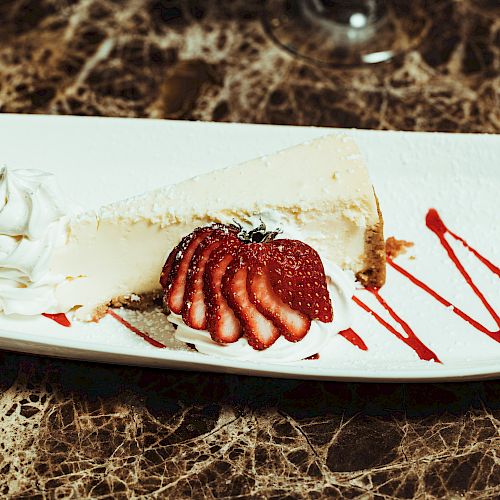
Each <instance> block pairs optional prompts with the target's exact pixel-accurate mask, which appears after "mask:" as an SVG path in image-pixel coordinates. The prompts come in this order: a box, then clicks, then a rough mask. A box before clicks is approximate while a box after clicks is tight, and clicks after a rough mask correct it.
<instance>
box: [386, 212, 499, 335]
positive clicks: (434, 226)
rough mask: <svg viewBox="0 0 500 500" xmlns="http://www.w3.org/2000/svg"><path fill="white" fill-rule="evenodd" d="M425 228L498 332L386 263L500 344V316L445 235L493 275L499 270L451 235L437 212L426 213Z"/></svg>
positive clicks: (404, 272) (455, 236)
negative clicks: (461, 245) (459, 244)
mask: <svg viewBox="0 0 500 500" xmlns="http://www.w3.org/2000/svg"><path fill="white" fill-rule="evenodd" d="M425 222H426V225H427V227H428V228H429V229H430V230H431V231H432V232H433V233H434V234H435V235H436V236H437V237H438V238H439V242H440V243H441V245H442V246H443V247H444V249H445V250H446V253H447V254H448V257H449V258H450V259H451V261H452V262H453V263H454V264H455V266H456V268H457V269H458V271H459V272H460V274H461V275H462V276H463V277H464V279H465V281H466V282H467V284H468V285H469V286H470V288H471V289H472V291H473V292H474V293H475V294H476V296H477V297H478V298H479V300H480V301H481V302H482V303H483V305H484V307H485V308H486V310H487V311H488V313H489V314H490V315H491V317H492V318H493V320H494V321H495V323H496V324H497V326H498V330H495V331H492V330H489V329H488V328H486V327H485V326H484V325H482V324H481V323H479V322H478V321H476V320H475V319H474V318H471V317H470V316H469V315H468V314H466V313H465V312H464V311H462V310H461V309H459V308H458V307H456V306H454V305H453V304H452V303H451V302H450V301H448V300H446V299H445V298H444V297H442V296H441V295H439V294H438V293H437V292H436V291H434V290H432V289H431V288H430V287H429V286H428V285H426V284H425V283H424V282H423V281H421V280H419V279H418V278H417V277H415V276H414V275H413V274H411V273H410V272H409V271H407V270H406V269H404V268H403V267H401V266H400V265H399V264H396V263H395V262H394V261H393V260H392V259H390V258H388V259H387V263H388V264H389V265H390V266H391V267H392V268H393V269H395V270H396V271H398V272H399V273H400V274H402V275H403V276H405V277H406V278H408V279H409V280H410V281H411V282H412V283H413V284H414V285H416V286H418V287H419V288H421V289H422V290H424V291H425V292H426V293H428V294H429V295H430V296H431V297H433V298H434V299H436V300H437V301H438V302H439V303H440V304H442V305H443V306H445V307H450V308H451V311H453V313H455V314H456V315H457V316H459V317H460V318H462V319H463V320H464V321H466V322H467V323H469V324H470V325H472V326H473V327H474V328H476V330H479V331H480V332H482V333H484V334H486V335H488V337H490V338H491V339H493V340H495V341H496V342H500V316H499V315H498V314H497V312H496V311H495V310H494V309H493V307H492V306H491V304H490V303H489V302H488V301H487V300H486V297H485V296H484V295H483V293H482V292H481V291H480V290H479V288H478V287H477V285H476V284H475V283H474V281H473V280H472V278H471V277H470V275H469V273H468V272H467V271H466V270H465V268H464V266H463V265H462V263H461V262H460V260H459V259H458V257H457V255H456V254H455V252H454V251H453V249H452V248H451V246H450V244H449V243H448V241H447V240H446V238H445V235H446V234H449V235H450V236H451V237H452V238H454V239H455V240H457V241H459V242H460V243H462V244H463V245H464V247H465V248H467V250H469V251H470V252H471V253H472V254H473V255H474V256H475V257H477V258H478V259H479V261H480V262H482V263H483V264H484V265H485V266H486V267H487V268H488V269H489V270H490V271H492V272H493V273H494V274H496V275H497V276H500V269H499V268H498V267H497V266H495V265H494V264H493V263H492V262H490V261H489V260H488V259H486V258H485V257H483V256H482V255H481V254H480V253H479V252H478V251H477V250H475V249H473V248H472V247H470V246H469V244H468V243H467V242H466V241H465V240H464V239H463V238H461V237H460V236H458V235H456V234H454V233H452V232H451V231H450V230H449V229H448V228H447V227H446V226H445V225H444V223H443V221H442V220H441V217H440V216H439V214H438V213H437V211H436V210H435V209H433V208H431V209H430V210H429V212H427V217H426V219H425Z"/></svg>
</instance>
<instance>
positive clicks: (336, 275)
mask: <svg viewBox="0 0 500 500" xmlns="http://www.w3.org/2000/svg"><path fill="white" fill-rule="evenodd" d="M323 266H324V268H325V275H326V280H327V286H328V292H329V294H330V299H331V301H332V304H333V321H332V322H331V323H323V322H321V321H313V322H312V323H311V328H310V329H309V332H308V333H307V335H306V336H305V337H304V338H303V339H302V340H300V341H298V342H290V341H288V340H286V339H285V337H283V336H281V337H279V338H278V340H276V342H275V343H274V344H273V345H272V346H270V347H268V348H267V349H265V350H263V351H257V350H256V349H254V348H253V347H251V346H250V344H249V343H248V342H247V340H246V339H245V338H244V337H241V338H240V339H238V340H237V341H236V342H233V343H232V344H219V343H217V342H214V341H213V340H212V338H211V336H210V333H209V332H208V331H206V330H195V329H194V328H191V327H189V326H187V325H186V324H185V323H184V321H183V319H182V317H181V316H179V315H177V314H172V313H171V314H169V316H168V318H167V319H168V320H169V321H170V322H172V323H174V324H175V325H177V329H176V330H175V338H176V339H177V340H180V341H181V342H186V343H188V344H193V345H194V346H195V347H196V350H197V351H199V352H201V353H203V354H209V355H211V356H220V357H224V358H232V359H237V360H238V361H256V362H258V361H267V362H269V363H290V362H294V361H300V360H303V359H305V358H308V357H309V356H313V355H314V354H318V353H319V354H321V352H322V351H323V350H324V349H325V348H326V347H327V346H328V344H330V342H331V341H332V340H333V339H334V338H335V337H336V334H337V333H338V332H341V331H342V330H346V329H347V328H349V327H350V326H351V325H352V320H353V312H352V305H351V304H352V300H351V297H352V296H353V294H354V288H355V287H354V276H352V275H350V274H349V273H348V272H345V271H342V269H340V267H338V266H337V265H335V264H333V263H331V262H325V261H323Z"/></svg>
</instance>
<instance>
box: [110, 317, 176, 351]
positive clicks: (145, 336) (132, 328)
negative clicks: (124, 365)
mask: <svg viewBox="0 0 500 500" xmlns="http://www.w3.org/2000/svg"><path fill="white" fill-rule="evenodd" d="M107 314H109V315H110V316H112V317H113V318H115V319H116V321H118V322H120V323H121V324H122V325H123V326H124V327H125V328H128V329H129V330H130V331H131V332H133V333H135V334H136V335H139V337H141V338H143V339H144V340H145V341H146V342H147V343H148V344H151V345H152V346H154V347H158V348H159V349H163V348H165V347H167V346H166V345H164V344H162V343H161V342H158V341H157V340H155V339H153V338H151V337H150V336H149V335H148V334H147V333H144V332H141V331H140V330H139V329H138V328H136V327H135V326H133V325H131V324H130V323H129V322H128V321H127V320H126V319H124V318H122V317H121V316H119V315H118V314H116V313H115V311H113V310H112V309H108V311H107Z"/></svg>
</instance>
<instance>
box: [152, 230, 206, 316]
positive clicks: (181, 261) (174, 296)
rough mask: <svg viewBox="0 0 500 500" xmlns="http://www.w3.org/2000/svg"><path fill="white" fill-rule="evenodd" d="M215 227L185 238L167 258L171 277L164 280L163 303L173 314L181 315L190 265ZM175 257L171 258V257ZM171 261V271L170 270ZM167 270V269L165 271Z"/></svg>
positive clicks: (194, 232) (198, 231) (163, 278)
mask: <svg viewBox="0 0 500 500" xmlns="http://www.w3.org/2000/svg"><path fill="white" fill-rule="evenodd" d="M212 231H214V227H213V226H206V227H202V228H198V229H195V230H194V231H193V232H192V233H190V234H188V235H187V236H185V237H184V238H183V239H182V240H181V242H180V243H179V244H178V245H177V246H176V247H175V248H174V249H173V250H172V252H171V254H170V255H169V256H168V258H167V262H166V263H165V266H164V271H165V273H166V272H167V271H168V272H169V276H168V278H165V277H164V276H162V280H163V283H164V284H165V285H164V290H165V295H164V298H163V302H164V304H165V306H166V307H168V309H170V311H171V312H173V313H175V314H181V312H182V305H183V301H184V291H185V289H186V277H187V273H188V269H189V264H190V263H191V259H192V258H193V255H194V252H195V251H196V248H197V247H198V245H199V244H200V243H201V242H202V241H203V240H204V239H205V238H206V237H207V236H208V235H209V234H210V233H211V232H212ZM172 254H174V257H173V258H171V255H172ZM169 261H172V263H171V264H170V270H169V269H168V265H169ZM165 268H167V269H165Z"/></svg>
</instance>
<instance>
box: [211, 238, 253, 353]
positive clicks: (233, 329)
mask: <svg viewBox="0 0 500 500" xmlns="http://www.w3.org/2000/svg"><path fill="white" fill-rule="evenodd" d="M241 245H242V243H241V242H240V240H239V239H238V238H237V237H236V236H235V235H231V234H229V235H227V236H226V237H224V238H223V239H222V240H221V242H220V245H219V246H218V247H217V248H216V249H215V250H214V251H213V252H212V253H211V255H210V258H209V259H208V262H207V264H206V266H205V273H204V276H203V281H204V288H203V289H204V292H205V301H206V306H207V310H206V315H207V329H208V331H209V332H210V335H211V337H212V339H213V340H214V341H215V342H220V343H224V344H229V343H232V342H236V341H237V340H238V339H239V338H240V337H241V335H242V333H243V332H242V329H241V325H240V322H239V320H238V318H237V317H236V316H235V314H234V312H233V310H232V309H231V308H230V307H229V305H228V303H227V302H226V299H225V298H224V296H223V294H222V290H221V286H222V277H223V276H224V274H225V273H226V269H227V267H228V266H229V264H230V263H231V261H232V260H233V259H234V257H235V256H236V254H237V252H238V249H239V248H240V246H241Z"/></svg>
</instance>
